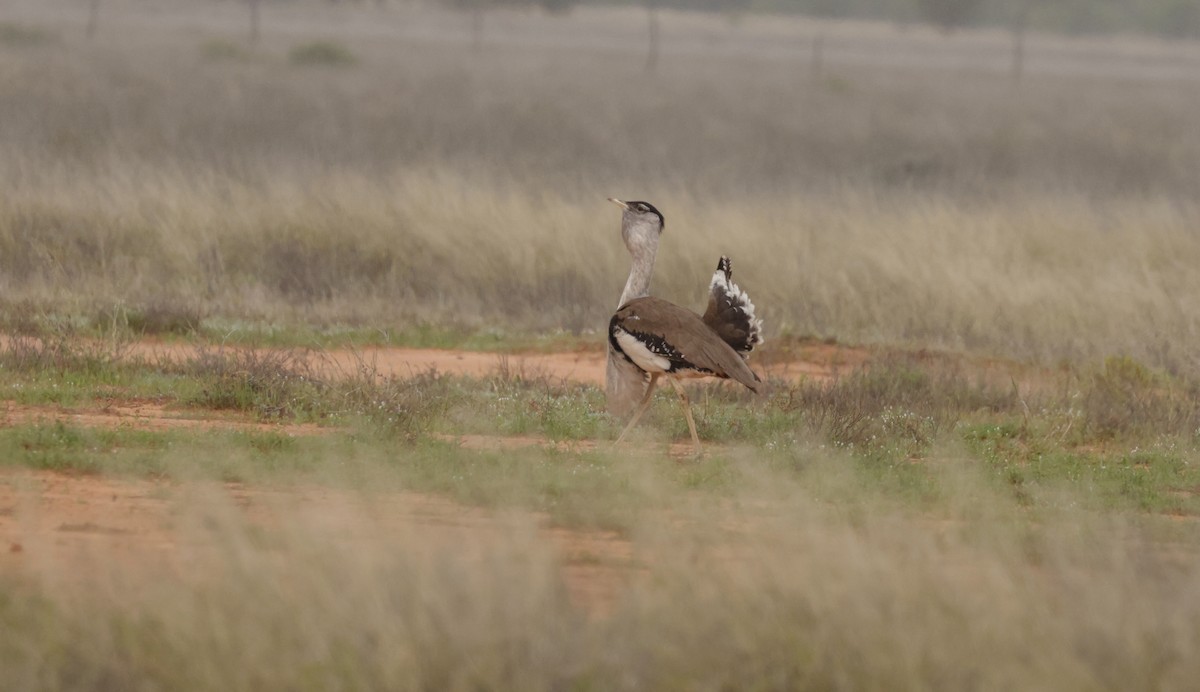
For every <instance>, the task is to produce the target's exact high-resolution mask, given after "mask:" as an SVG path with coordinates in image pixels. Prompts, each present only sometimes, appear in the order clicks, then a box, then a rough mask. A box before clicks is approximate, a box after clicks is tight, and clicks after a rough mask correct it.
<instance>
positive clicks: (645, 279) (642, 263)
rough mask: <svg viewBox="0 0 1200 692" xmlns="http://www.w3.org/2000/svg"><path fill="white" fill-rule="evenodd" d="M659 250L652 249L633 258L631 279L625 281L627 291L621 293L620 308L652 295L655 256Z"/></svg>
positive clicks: (630, 272) (630, 271)
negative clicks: (634, 300)
mask: <svg viewBox="0 0 1200 692" xmlns="http://www.w3.org/2000/svg"><path fill="white" fill-rule="evenodd" d="M657 249H658V248H656V247H650V248H648V249H646V250H643V251H642V252H639V253H637V254H635V255H634V256H633V267H632V268H630V270H629V279H628V280H626V281H625V290H624V291H622V292H621V301H620V302H619V303H617V307H618V308H619V307H621V306H622V305H624V304H625V303H628V302H629V301H631V300H633V299H634V298H644V297H646V296H648V295H650V277H651V276H652V275H653V274H654V255H655V252H656V250H657Z"/></svg>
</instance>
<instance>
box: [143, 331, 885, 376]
mask: <svg viewBox="0 0 1200 692" xmlns="http://www.w3.org/2000/svg"><path fill="white" fill-rule="evenodd" d="M196 353H197V349H196V348H195V347H194V346H190V345H185V344H161V343H156V342H153V341H147V342H140V343H137V344H134V345H132V347H131V348H130V350H129V354H130V355H131V356H136V357H141V358H144V359H146V360H150V361H154V360H158V359H163V358H166V359H171V360H175V361H181V360H186V359H188V358H191V357H193V356H195V355H196ZM310 355H311V362H312V363H313V365H314V366H315V367H316V369H317V371H318V372H319V373H320V374H322V375H324V376H327V377H338V376H346V375H351V374H355V373H358V372H362V371H368V372H374V373H376V374H377V375H380V376H384V377H387V376H396V377H412V376H413V375H419V374H422V373H427V372H439V373H444V374H450V375H462V376H467V377H486V376H490V375H495V374H496V373H498V372H502V371H506V372H508V373H510V374H513V375H521V376H525V377H547V378H550V379H551V380H559V381H563V382H578V383H581V384H593V385H603V384H604V368H605V353H604V351H603V350H601V349H599V348H597V349H592V350H584V351H570V352H563V353H516V354H506V353H486V352H480V351H455V350H446V349H422V348H394V347H382V346H372V347H365V348H361V349H331V350H328V351H314V352H312V353H311V354H310ZM869 359H870V354H869V352H868V351H867V350H866V349H861V348H850V347H845V346H837V345H830V344H822V343H813V344H805V345H801V346H799V347H798V348H796V349H795V350H793V351H790V352H788V353H787V354H786V355H777V356H774V357H770V358H761V357H759V356H758V354H756V355H755V357H754V360H753V366H754V368H755V370H757V371H758V372H759V374H760V375H763V376H766V377H776V378H780V379H785V380H788V381H799V380H801V379H815V380H818V381H828V380H830V379H833V378H834V377H837V376H838V375H842V374H846V373H848V372H850V371H852V370H854V369H856V368H859V367H861V366H862V365H863V364H865V363H866V362H867V361H868V360H869Z"/></svg>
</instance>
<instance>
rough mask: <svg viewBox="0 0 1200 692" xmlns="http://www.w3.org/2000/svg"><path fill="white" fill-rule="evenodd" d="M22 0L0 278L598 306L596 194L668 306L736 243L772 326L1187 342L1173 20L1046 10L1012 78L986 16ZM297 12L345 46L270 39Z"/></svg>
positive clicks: (231, 307) (449, 303) (425, 311)
mask: <svg viewBox="0 0 1200 692" xmlns="http://www.w3.org/2000/svg"><path fill="white" fill-rule="evenodd" d="M20 7H22V8H23V10H24V13H25V14H23V15H20V16H22V17H24V18H25V21H26V22H27V23H28V24H29V25H30V26H42V25H45V26H47V27H51V28H55V29H57V30H58V34H56V35H58V36H59V37H60V39H59V40H57V41H55V42H52V43H47V44H44V45H41V44H39V45H34V46H27V45H11V46H0V51H3V54H4V56H5V59H6V61H7V63H6V64H7V65H9V67H8V68H7V71H6V73H5V76H4V79H3V80H0V121H2V122H3V123H4V127H3V129H2V130H0V141H2V142H3V145H4V147H5V151H6V155H5V157H4V158H3V160H0V185H3V187H4V190H5V194H4V195H3V196H0V287H2V288H3V293H4V296H5V300H6V301H8V303H9V304H10V305H11V304H13V303H15V302H20V301H25V302H29V303H31V304H33V305H36V306H39V307H40V308H44V309H46V310H50V311H59V312H68V313H72V314H84V315H88V314H98V313H104V312H105V311H106V310H107V311H111V309H112V306H114V305H117V304H122V305H134V306H138V305H147V304H154V305H157V306H158V307H159V308H162V307H163V305H164V304H166V305H167V306H168V307H169V306H170V305H178V306H180V309H181V310H186V311H187V312H188V313H189V314H197V313H198V314H204V315H207V316H209V317H210V318H224V319H245V318H249V319H254V320H264V321H282V322H304V323H309V324H313V323H315V324H331V323H344V324H356V325H376V326H382V325H386V326H405V325H412V324H414V323H423V324H436V325H449V326H461V327H467V328H481V327H502V328H508V329H513V330H547V329H567V330H572V331H580V332H583V331H587V330H593V329H597V330H598V329H601V328H602V326H603V324H604V321H605V319H606V316H607V314H608V312H609V311H610V310H611V309H612V308H613V307H614V305H613V302H614V301H615V296H616V294H617V293H618V292H619V288H620V286H621V284H622V276H623V272H624V271H625V266H626V261H627V260H626V258H625V255H624V251H623V248H622V247H621V246H620V243H619V241H618V239H617V238H618V236H617V232H616V231H617V224H618V221H617V218H616V215H615V214H614V213H613V210H612V209H610V208H608V207H607V206H606V205H605V204H604V201H603V200H604V198H605V197H607V196H609V195H617V196H622V197H631V198H645V199H649V200H651V201H653V202H655V203H656V204H658V205H659V207H660V208H662V209H663V210H664V212H665V214H666V217H667V229H666V235H665V240H664V246H663V251H662V257H661V260H660V265H659V270H658V271H659V273H658V280H657V282H656V284H655V290H656V292H658V293H660V294H662V295H664V296H665V297H668V298H670V299H673V300H676V301H679V302H682V303H685V304H692V305H699V303H700V301H701V299H702V296H703V289H704V286H705V279H706V276H707V274H708V272H709V271H711V268H712V266H713V265H715V261H716V258H717V256H718V255H719V254H722V253H728V254H731V255H732V256H733V257H734V262H735V271H736V272H737V275H738V278H739V280H741V281H742V283H743V284H744V286H745V287H746V288H747V289H748V290H749V291H750V292H751V294H752V295H753V296H755V298H756V300H757V302H758V303H759V305H760V309H761V310H762V313H763V315H764V316H765V318H766V320H767V325H768V330H769V333H772V334H780V333H791V334H812V335H819V336H823V337H835V338H838V339H842V340H846V341H852V342H869V343H870V342H889V343H896V342H899V343H908V344H913V345H919V346H935V347H945V348H951V349H965V350H971V351H977V352H982V353H991V354H996V355H1002V356H1009V357H1016V358H1023V359H1026V358H1028V359H1039V360H1042V361H1047V362H1054V361H1056V360H1060V359H1076V358H1095V357H1099V356H1103V355H1108V354H1114V353H1124V354H1129V355H1132V356H1134V357H1136V358H1138V359H1142V360H1145V361H1147V362H1149V363H1152V364H1155V365H1159V366H1164V367H1168V368H1170V369H1173V370H1177V371H1183V370H1194V369H1195V366H1196V363H1195V358H1194V357H1193V355H1192V354H1191V353H1190V350H1189V349H1188V348H1186V346H1185V344H1188V343H1191V342H1192V341H1194V339H1195V337H1196V335H1197V327H1198V325H1200V303H1198V302H1197V301H1193V300H1189V299H1188V297H1189V296H1191V295H1195V294H1196V290H1197V286H1196V281H1197V280H1196V278H1195V272H1193V271H1191V267H1192V266H1195V265H1196V263H1197V260H1200V242H1198V241H1197V235H1196V233H1195V228H1196V227H1197V218H1198V215H1200V214H1198V211H1197V206H1196V203H1195V180H1196V177H1197V174H1198V173H1200V132H1198V131H1197V129H1196V128H1195V118H1194V113H1195V112H1196V108H1197V106H1198V105H1200V103H1198V102H1200V91H1198V90H1197V89H1196V85H1195V83H1194V82H1191V81H1186V80H1182V79H1181V78H1180V77H1178V75H1177V74H1176V72H1175V71H1173V70H1172V69H1171V68H1173V67H1176V66H1178V65H1188V64H1191V61H1192V60H1193V59H1194V55H1193V53H1194V49H1193V47H1191V46H1190V45H1188V44H1176V47H1175V48H1172V47H1171V46H1170V45H1166V46H1164V45H1161V44H1145V45H1142V44H1137V43H1136V42H1133V43H1130V42H1128V41H1126V42H1125V43H1122V44H1120V45H1114V46H1109V47H1107V49H1106V46H1104V45H1103V44H1101V45H1100V46H1099V47H1097V46H1096V45H1095V44H1094V43H1080V42H1074V43H1073V42H1070V41H1067V40H1056V39H1050V38H1046V37H1041V38H1038V39H1036V40H1035V41H1034V43H1033V44H1031V45H1032V47H1031V49H1030V50H1031V58H1030V74H1029V76H1028V78H1027V79H1026V80H1025V82H1024V83H1022V84H1021V85H1019V87H1014V86H1013V85H1012V84H1010V82H1009V81H1008V76H1007V73H1006V72H1004V70H1003V69H992V67H993V66H992V64H991V63H989V62H987V61H974V62H973V61H972V60H971V58H972V56H979V55H985V56H990V55H992V54H993V53H995V51H996V50H997V47H996V46H997V44H996V39H995V37H994V36H991V35H990V34H967V35H963V36H959V37H955V38H950V39H943V40H941V42H940V43H939V42H938V41H937V40H935V39H933V38H930V37H929V36H926V35H924V34H921V33H920V32H916V33H914V34H913V35H912V36H911V37H907V38H906V35H903V34H894V33H888V31H889V30H887V29H886V28H882V27H877V26H868V25H863V26H861V27H858V28H855V26H852V25H851V26H843V25H837V26H834V27H832V28H830V27H824V30H827V31H834V32H835V33H834V34H833V36H835V37H836V42H834V39H832V38H831V39H830V41H831V46H840V47H839V48H837V49H835V48H833V47H831V48H830V55H829V56H828V65H827V68H828V69H827V71H826V72H825V74H824V75H823V76H821V77H820V78H818V79H814V78H813V77H812V76H810V75H809V73H808V72H807V71H806V69H805V62H804V61H805V59H806V57H805V56H807V52H806V50H805V49H804V46H805V45H807V44H806V43H805V42H806V41H808V40H810V39H811V35H812V31H814V30H815V29H814V25H812V24H811V23H806V22H804V21H802V20H796V21H791V20H775V21H772V22H767V21H765V20H752V21H751V22H749V23H748V24H747V25H745V26H742V27H740V28H738V27H730V26H726V25H724V24H722V23H721V21H720V20H719V19H705V18H704V17H703V16H691V15H678V17H675V18H674V21H675V22H676V23H675V24H668V26H674V27H675V28H674V32H675V33H674V35H673V36H672V35H669V36H668V42H667V46H668V50H667V53H666V57H665V58H664V62H663V68H662V70H661V72H660V73H659V74H656V75H645V74H642V73H641V72H640V69H639V65H640V58H638V57H635V55H634V54H635V53H636V48H637V46H638V45H639V43H638V40H637V36H638V34H637V31H638V30H640V29H639V27H640V25H638V24H637V23H636V22H634V21H633V20H635V19H637V17H636V16H635V15H628V14H625V13H623V11H599V10H589V11H587V12H581V13H579V14H578V15H576V16H574V17H572V18H567V19H557V20H549V19H545V18H542V17H539V16H535V15H524V14H505V13H497V15H496V18H495V19H494V20H493V21H492V23H491V25H490V27H491V28H490V32H491V34H490V35H491V36H492V38H491V40H490V42H489V43H488V44H487V45H486V46H485V50H484V52H483V54H482V55H479V54H475V53H473V52H472V51H470V50H469V49H468V46H469V41H467V40H462V41H460V40H459V39H460V38H463V37H462V36H460V35H459V34H458V33H456V32H459V31H460V29H462V27H461V26H459V22H458V20H459V19H461V18H458V17H455V16H453V15H445V14H440V13H436V12H434V13H427V14H422V13H418V12H416V11H413V10H400V9H397V10H393V11H392V12H390V13H389V12H380V11H374V10H372V11H370V12H367V11H364V10H342V11H339V10H330V9H326V8H321V7H317V6H314V5H307V4H300V5H296V6H294V7H287V8H284V7H279V8H275V7H272V8H271V11H270V12H269V13H268V17H267V36H268V38H267V40H266V41H265V43H264V44H263V46H262V47H260V48H258V49H254V50H247V51H245V52H240V51H232V52H231V51H224V52H222V53H221V55H223V56H225V55H228V56H231V57H224V58H221V59H215V58H213V57H212V56H213V55H214V53H213V51H212V50H210V49H208V47H211V45H213V41H228V40H230V37H237V36H238V35H239V34H238V31H239V30H240V24H239V22H240V21H242V14H241V12H240V10H238V8H222V9H220V10H216V9H214V10H213V13H211V14H205V15H199V14H197V13H196V12H195V11H193V10H188V9H185V8H183V7H182V6H178V5H172V4H166V5H164V8H165V9H163V10H162V11H161V12H159V13H157V14H151V13H149V12H148V11H146V10H144V9H139V8H138V7H136V6H132V5H130V6H126V5H121V4H118V5H116V7H118V8H124V9H123V10H120V11H116V10H114V15H113V17H111V18H110V20H109V24H108V26H109V27H110V28H108V29H107V34H106V36H107V39H105V38H104V37H103V36H102V38H101V40H98V41H96V42H94V43H87V42H84V41H83V40H81V39H77V38H75V37H74V35H73V34H71V33H70V32H71V25H68V24H64V21H65V20H64V18H67V19H69V18H70V17H72V16H73V15H70V14H69V13H68V12H67V10H66V9H64V7H65V6H63V7H59V6H56V5H53V4H51V5H49V6H47V7H49V8H51V9H47V10H42V9H38V8H35V7H33V6H31V5H20ZM54 10H56V11H54ZM339 12H341V13H340V14H339ZM331 17H333V18H338V19H337V21H336V22H335V21H332V20H331ZM272 18H273V19H272ZM272 21H274V22H276V26H277V27H278V29H277V30H276V31H274V32H272V31H271V30H270V27H271V26H272V25H271V23H270V22H272ZM39 22H40V23H39ZM60 27H61V28H60ZM531 27H532V28H531ZM422 32H425V33H422ZM539 32H540V33H539ZM547 32H549V33H547ZM534 34H536V35H537V36H540V37H541V38H540V39H539V40H538V41H532V40H531V37H532V36H533V35H534ZM313 38H320V39H321V40H325V41H328V42H331V44H332V45H341V46H343V47H345V48H346V49H347V50H348V51H350V52H351V54H352V55H354V56H355V58H356V59H358V60H359V62H357V63H356V64H354V65H349V66H344V67H342V68H340V69H319V68H318V69H313V68H305V67H301V66H296V65H291V64H288V61H287V59H286V55H287V51H288V50H289V49H290V48H291V47H294V46H295V45H300V44H304V43H307V42H310V41H311V39H313ZM671 39H673V40H674V44H672V43H671ZM906 41H908V43H905V42H906ZM672 45H674V46H675V49H674V50H675V51H676V52H675V53H672V52H671V49H670V46H672ZM1001 45H1002V44H1001ZM703 46H708V49H703ZM756 46H757V47H756ZM904 46H908V50H911V51H912V53H911V54H908V53H899V54H900V55H905V56H907V57H906V59H905V61H904V62H902V63H901V62H897V61H893V60H891V59H890V57H889V56H890V55H891V52H893V51H896V50H898V49H903V48H904ZM1130 46H1132V47H1130ZM1039 50H1040V51H1041V52H1040V53H1039V52H1038V51H1039ZM1106 50H1107V52H1105V51H1106ZM838 51H841V52H840V55H841V56H842V57H841V58H840V60H839V52H838ZM1139 51H1140V52H1139ZM913 56H917V58H920V59H919V60H917V58H914V57H913ZM1039 56H1040V57H1039ZM1064 56H1065V57H1064ZM1088 56H1100V57H1093V62H1095V63H1096V64H1097V65H1100V66H1101V67H1097V68H1096V70H1094V71H1093V72H1090V73H1086V74H1085V75H1083V76H1079V75H1076V74H1074V73H1072V71H1071V70H1076V69H1077V68H1078V64H1077V63H1078V61H1080V60H1082V59H1086V58H1087V57H1088ZM1039 59H1040V61H1041V62H1040V63H1039ZM914 61H915V62H914ZM1000 64H1001V65H1002V64H1003V63H1002V61H1001V63H1000ZM1110 64H1111V65H1113V66H1115V67H1113V68H1112V70H1110V71H1111V72H1113V73H1114V76H1107V75H1106V74H1105V72H1104V69H1107V68H1106V67H1104V66H1107V65H1110ZM1131 66H1136V67H1138V68H1139V70H1141V72H1137V73H1136V75H1138V77H1137V78H1135V77H1131V76H1130V74H1135V73H1131V72H1129V71H1128V70H1125V71H1122V70H1121V69H1118V68H1121V67H1131ZM1068 68H1070V69H1068ZM1156 69H1157V70H1158V71H1155V70H1156ZM1143 73H1144V74H1143Z"/></svg>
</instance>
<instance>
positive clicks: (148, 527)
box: [0, 342, 870, 614]
mask: <svg viewBox="0 0 1200 692" xmlns="http://www.w3.org/2000/svg"><path fill="white" fill-rule="evenodd" d="M131 354H132V355H135V356H140V357H144V358H148V359H156V358H176V359H178V358H187V357H189V356H192V355H194V354H195V350H194V348H193V347H190V346H181V345H163V344H156V343H151V342H146V343H139V344H136V345H135V346H134V347H133V349H132V352H131ZM311 355H312V358H313V361H312V362H313V363H314V364H316V367H317V368H318V370H319V371H320V372H321V374H322V375H325V376H333V377H336V376H338V375H339V374H342V375H345V374H348V373H355V372H360V371H361V370H362V368H364V367H365V368H367V369H368V370H369V371H371V372H374V373H376V374H377V375H379V376H391V375H394V376H400V377H405V376H411V375H414V374H419V373H425V372H429V371H437V372H440V373H452V374H456V375H466V376H475V377H480V376H488V375H494V374H496V373H497V372H500V371H507V372H508V373H510V374H512V373H517V374H523V375H525V376H531V377H533V376H537V377H542V376H544V377H549V378H551V379H552V380H561V381H564V382H580V383H589V384H602V383H603V380H604V353H603V351H600V350H598V349H597V350H594V351H581V352H570V353H551V354H540V353H539V354H516V355H499V354H494V353H478V352H458V351H446V350H425V349H400V348H367V349H362V350H333V351H327V352H320V353H313V354H311ZM869 359H870V356H869V354H868V352H867V351H865V350H863V349H851V348H844V347H840V346H835V345H827V344H816V343H814V344H807V345H800V346H798V347H796V348H793V349H792V350H790V351H787V352H786V353H776V354H774V355H768V356H766V357H764V358H761V359H758V360H757V361H756V364H755V367H756V369H757V370H758V371H759V372H760V373H762V374H765V375H770V376H773V377H779V378H784V379H788V380H792V381H795V380H800V379H805V378H811V379H816V380H817V381H828V380H831V379H832V378H835V377H837V376H838V375H840V374H844V373H846V372H849V371H851V370H853V369H855V368H859V367H862V366H863V365H864V364H866V363H868V361H869ZM0 413H2V418H0V427H9V426H15V425H25V424H30V423H35V422H39V421H64V422H68V423H71V424H74V425H81V426H102V427H129V428H133V429H147V430H166V429H175V428H187V429H213V428H218V429H238V430H253V431H273V432H279V433H282V434H288V435H314V434H325V433H329V432H333V431H335V429H330V428H323V427H320V426H315V425H291V424H272V423H262V422H257V421H252V420H247V419H245V418H244V417H239V416H237V415H230V414H224V413H217V412H212V411H195V410H193V411H187V410H177V409H168V408H165V407H164V406H163V405H162V404H161V403H159V402H153V401H129V400H121V401H113V402H109V403H107V404H101V405H99V406H93V407H89V408H84V409H69V408H62V407H53V406H48V407H31V406H23V405H17V404H16V403H14V402H0ZM445 439H447V440H448V441H451V442H456V443H457V444H459V445H461V446H462V447H463V448H467V449H515V448H521V447H527V446H536V445H544V446H553V447H564V448H568V449H591V448H594V447H595V445H596V444H600V443H597V442H589V441H573V442H553V441H548V440H545V439H542V438H538V437H508V438H505V437H494V436H484V435H461V436H446V438H445ZM668 451H669V453H670V454H671V455H672V456H677V457H687V456H690V454H691V453H692V449H691V445H690V443H688V442H679V443H676V444H673V445H672V446H671V447H670V448H669V450H668ZM193 485H194V484H188V483H175V482H169V481H163V480H151V479H120V480H117V479H109V478H102V477H94V476H72V475H61V474H55V473H47V472H31V471H9V472H2V473H0V572H10V571H16V572H25V573H29V574H32V575H35V576H36V577H37V578H43V579H44V578H46V577H47V575H56V576H54V578H63V579H71V578H73V577H72V575H75V577H74V578H78V575H85V574H88V570H89V569H90V567H91V566H94V565H95V564H96V561H97V560H103V562H104V564H105V565H107V566H109V567H111V566H113V565H117V566H119V567H120V568H121V569H125V570H128V571H129V572H131V573H135V574H142V575H144V574H148V573H157V572H159V571H166V572H168V573H171V572H174V573H180V572H181V571H182V570H188V569H192V568H194V567H195V566H196V562H197V561H199V560H203V559H204V556H205V555H210V554H211V550H212V549H215V546H212V545H208V546H206V545H205V541H206V540H207V541H209V542H212V541H215V540H216V539H215V538H213V537H209V538H207V539H206V538H205V535H204V534H203V533H196V532H195V531H187V530H185V529H184V528H183V527H182V526H181V525H180V522H179V513H178V507H179V499H180V498H181V497H183V496H185V495H186V496H188V497H189V498H190V497H191V496H192V494H194V488H193V487H192V486H193ZM206 497H207V498H208V499H207V500H204V501H208V502H217V503H232V505H233V506H235V507H237V508H238V511H239V512H240V513H241V515H242V516H244V518H245V519H246V520H247V521H249V522H251V523H252V524H253V523H258V524H265V525H271V524H275V523H276V522H278V521H279V518H278V511H277V510H278V509H279V508H280V507H286V506H289V505H291V506H294V505H295V503H304V506H305V514H306V515H316V516H324V517H326V518H328V519H329V521H330V522H332V524H333V525H335V526H336V527H337V529H336V530H338V531H342V532H344V533H345V535H347V536H364V535H370V536H372V537H375V538H379V537H382V540H387V538H388V537H389V536H401V535H411V534H412V532H413V531H414V530H419V531H420V533H421V535H422V536H423V537H425V538H427V539H428V540H429V541H432V542H433V543H435V544H436V543H441V544H443V545H456V544H462V543H466V542H471V541H483V542H487V541H495V540H502V539H503V537H504V536H505V535H507V534H505V533H504V532H503V531H501V530H500V528H502V526H503V524H502V522H503V519H502V518H499V517H497V515H495V514H494V513H491V512H488V511H486V510H483V509H478V508H472V507H466V506H462V505H459V504H456V503H454V502H451V501H449V500H446V499H443V498H439V497H432V496H427V495H421V494H417V493H407V492H403V493H393V494H390V495H387V496H386V497H382V498H381V497H379V496H378V495H376V496H374V497H373V498H372V500H371V503H370V504H371V506H370V507H367V506H366V504H365V503H366V500H365V499H364V498H362V497H361V496H357V495H354V494H352V493H347V492H340V491H337V490H332V489H329V488H322V487H310V488H300V489H297V488H295V487H289V488H287V489H272V488H263V487H245V486H242V485H237V484H224V485H218V486H217V487H215V489H214V490H213V491H212V492H210V493H209V494H208V495H207V496H206ZM193 499H194V498H193ZM190 501H191V500H190ZM526 518H527V520H532V521H533V522H535V523H536V524H537V525H538V526H539V527H540V528H539V529H538V535H539V536H540V537H541V539H542V540H544V541H547V542H548V544H549V545H551V546H552V547H553V549H554V550H555V551H556V553H557V554H558V555H559V557H560V562H561V566H562V574H563V579H564V583H565V584H566V586H567V589H568V591H569V593H570V594H571V596H572V598H573V599H574V600H575V601H576V602H577V603H578V604H579V605H580V606H581V607H582V608H584V609H586V610H587V611H588V612H591V613H595V614H603V613H604V612H606V611H607V610H608V609H610V608H611V606H612V605H613V603H614V602H615V600H616V598H617V596H618V595H619V593H620V592H621V590H622V588H623V586H624V585H625V584H626V583H627V582H628V581H629V580H630V579H631V578H633V577H634V576H635V575H636V574H637V573H638V572H639V570H638V568H637V565H638V564H639V563H638V559H637V558H636V557H635V555H634V554H633V548H632V546H631V545H630V543H629V542H627V541H625V540H622V539H621V538H620V537H619V536H618V535H616V534H613V533H608V532H600V531H572V530H567V529H562V528H554V527H551V526H550V525H549V522H548V521H547V519H546V518H545V517H538V516H535V515H527V516H526ZM338 535H342V534H338ZM375 538H373V540H374V539H375Z"/></svg>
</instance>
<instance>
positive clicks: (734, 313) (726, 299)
mask: <svg viewBox="0 0 1200 692" xmlns="http://www.w3.org/2000/svg"><path fill="white" fill-rule="evenodd" d="M704 323H705V324H707V325H708V326H709V327H711V328H712V329H713V331H715V332H716V333H717V334H718V335H719V336H720V337H721V339H722V340H723V341H724V342H725V343H727V344H729V345H730V346H732V347H733V350H734V351H737V353H738V355H740V356H741V357H742V358H743V359H746V358H749V356H750V352H751V351H753V350H754V347H755V346H758V345H759V344H761V343H762V342H763V337H762V320H760V319H758V318H757V317H755V316H754V303H752V302H750V297H749V296H747V295H746V292H745V291H743V290H742V289H741V288H739V287H738V285H737V284H735V283H734V282H733V263H732V262H730V261H729V258H728V257H721V259H720V261H719V262H717V270H716V271H715V272H713V277H712V283H711V284H710V291H709V296H708V308H707V309H706V310H705V311H704Z"/></svg>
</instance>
